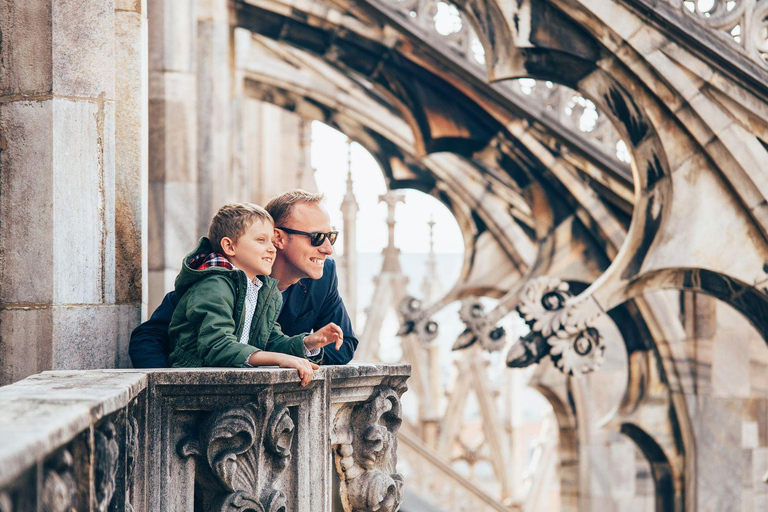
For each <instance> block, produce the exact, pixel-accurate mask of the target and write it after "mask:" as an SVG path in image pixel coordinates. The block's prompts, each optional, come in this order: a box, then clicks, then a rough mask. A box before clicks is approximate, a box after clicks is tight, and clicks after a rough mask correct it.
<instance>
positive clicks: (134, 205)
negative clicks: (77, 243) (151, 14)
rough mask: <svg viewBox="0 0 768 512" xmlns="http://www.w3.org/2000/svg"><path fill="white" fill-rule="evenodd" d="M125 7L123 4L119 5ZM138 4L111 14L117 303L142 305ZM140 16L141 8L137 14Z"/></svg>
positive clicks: (142, 112) (142, 105) (141, 27)
mask: <svg viewBox="0 0 768 512" xmlns="http://www.w3.org/2000/svg"><path fill="white" fill-rule="evenodd" d="M122 4H126V5H122ZM140 5H141V2H140V1H128V2H121V4H120V5H116V8H123V9H126V11H119V12H116V13H115V37H116V40H117V46H116V53H115V62H116V69H117V73H116V76H115V90H116V97H117V103H116V109H115V138H116V140H119V141H120V144H118V145H117V147H116V149H115V169H116V171H117V172H116V173H115V239H116V246H115V260H116V263H115V286H116V300H117V302H141V301H142V275H143V274H144V273H145V272H146V237H144V236H143V235H142V231H143V230H145V229H146V225H147V216H146V204H147V203H146V201H147V198H146V192H145V191H146V187H147V179H148V178H147V176H148V175H147V173H148V160H147V158H148V157H147V152H148V140H147V133H146V130H145V123H146V121H145V120H146V116H147V97H148V76H147V71H146V69H145V67H144V63H145V62H146V59H147V52H146V47H145V45H144V38H146V34H147V20H146V13H142V12H137V9H139V6H140ZM139 11H140V9H139Z"/></svg>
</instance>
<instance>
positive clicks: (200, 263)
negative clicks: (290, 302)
mask: <svg viewBox="0 0 768 512" xmlns="http://www.w3.org/2000/svg"><path fill="white" fill-rule="evenodd" d="M240 274H242V276H240ZM212 275H225V276H227V277H229V278H230V279H232V280H233V282H235V283H237V281H238V280H239V279H243V280H245V279H248V278H247V277H246V275H245V272H243V271H242V270H238V269H237V268H235V267H234V266H232V264H231V263H229V261H227V260H226V259H225V258H224V257H223V256H222V255H220V254H216V251H215V250H214V248H213V244H212V243H211V241H210V240H209V239H208V238H207V237H202V238H201V239H200V241H199V242H198V243H197V247H196V248H195V249H194V250H193V251H192V252H190V253H189V254H187V255H186V256H185V257H184V261H183V262H182V266H181V272H179V275H178V276H176V282H175V283H174V286H175V288H176V294H177V295H178V296H179V297H180V296H181V295H182V294H183V293H184V292H185V291H187V290H188V289H189V287H190V286H192V285H193V284H195V283H197V282H198V281H200V280H202V279H205V278H206V277H209V276H212ZM257 277H258V278H259V279H260V280H261V281H262V282H263V283H264V284H265V285H268V286H271V285H274V284H276V283H277V281H275V280H274V279H272V278H271V277H268V276H257ZM243 284H245V282H244V283H243Z"/></svg>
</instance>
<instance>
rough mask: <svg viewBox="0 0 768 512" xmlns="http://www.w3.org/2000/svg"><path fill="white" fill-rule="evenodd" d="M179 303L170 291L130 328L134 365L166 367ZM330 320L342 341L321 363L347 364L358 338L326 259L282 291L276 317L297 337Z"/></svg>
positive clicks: (327, 351)
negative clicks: (319, 273)
mask: <svg viewBox="0 0 768 512" xmlns="http://www.w3.org/2000/svg"><path fill="white" fill-rule="evenodd" d="M178 302H179V300H178V298H177V297H176V294H175V293H174V292H170V293H169V294H167V295H166V296H165V297H164V298H163V302H162V303H161V304H160V306H159V307H158V308H157V309H156V310H155V312H154V313H152V316H151V317H150V318H149V320H147V321H146V322H144V323H143V324H141V325H139V326H138V327H136V329H134V330H133V332H132V333H131V344H130V347H129V349H128V353H129V354H130V356H131V361H132V362H133V367H134V368H167V367H168V354H169V353H170V349H171V346H170V339H169V338H168V326H169V325H170V323H171V316H173V310H174V309H176V304H178ZM330 322H333V323H335V324H336V325H338V326H339V327H341V330H342V331H344V343H343V344H342V346H341V349H340V350H336V349H335V348H334V346H333V345H328V346H326V347H325V351H324V352H325V355H324V356H323V364H347V363H348V362H349V361H351V360H352V356H354V355H355V349H356V348H357V338H356V337H355V332H354V331H353V330H352V322H351V321H350V320H349V315H348V314H347V310H346V308H345V307H344V303H343V302H342V301H341V297H340V296H339V279H338V277H336V262H335V261H333V260H332V259H330V258H326V260H325V267H324V270H323V277H321V278H320V279H309V278H307V279H302V280H301V281H299V282H298V283H296V284H294V285H292V286H289V287H288V288H287V289H286V290H285V291H284V292H283V310H282V311H281V312H280V316H278V317H277V323H279V324H280V327H282V330H283V333H284V334H287V335H288V336H296V335H297V334H301V333H303V332H309V331H311V330H313V329H315V330H317V329H320V328H321V327H323V326H324V325H326V324H328V323H330Z"/></svg>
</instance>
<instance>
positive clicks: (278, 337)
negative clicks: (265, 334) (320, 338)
mask: <svg viewBox="0 0 768 512" xmlns="http://www.w3.org/2000/svg"><path fill="white" fill-rule="evenodd" d="M305 336H306V334H305V333H302V334H299V335H297V336H288V335H287V334H284V333H283V330H282V329H281V328H280V324H279V323H277V322H275V323H274V324H272V332H270V333H269V340H267V345H266V346H265V347H264V350H268V351H270V352H280V353H283V354H290V355H292V356H296V357H304V358H306V359H309V360H310V361H312V362H313V363H317V364H320V363H321V362H322V360H323V349H322V348H321V349H320V352H319V353H317V354H316V355H314V356H309V355H307V350H306V347H305V346H304V337H305Z"/></svg>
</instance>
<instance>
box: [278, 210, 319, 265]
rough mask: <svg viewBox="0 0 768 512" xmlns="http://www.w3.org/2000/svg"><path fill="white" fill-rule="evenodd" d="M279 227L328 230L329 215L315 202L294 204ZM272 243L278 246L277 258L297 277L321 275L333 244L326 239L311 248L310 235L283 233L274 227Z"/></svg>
mask: <svg viewBox="0 0 768 512" xmlns="http://www.w3.org/2000/svg"><path fill="white" fill-rule="evenodd" d="M275 227H276V228H277V227H278V226H275ZM281 227H284V228H289V229H295V230H298V231H304V232H307V233H315V232H322V233H327V232H328V231H330V230H331V218H330V217H329V216H328V212H326V211H325V208H323V207H322V206H320V205H319V204H317V203H298V204H295V205H293V207H292V208H291V214H290V215H289V216H288V218H287V219H286V220H284V221H282V225H281ZM275 245H277V247H278V249H280V251H279V252H278V257H279V258H281V259H282V260H283V261H284V263H285V264H286V266H287V267H290V270H291V272H292V274H293V275H294V276H296V277H298V278H299V279H304V278H305V277H309V278H312V279H320V278H321V277H323V265H324V264H325V258H327V257H328V256H330V255H331V254H333V246H332V245H331V243H330V242H329V241H328V239H327V238H326V239H325V240H324V241H323V243H322V245H319V246H318V247H313V246H312V244H311V243H310V237H308V236H306V235H297V234H290V233H286V232H285V231H282V230H280V229H275Z"/></svg>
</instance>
